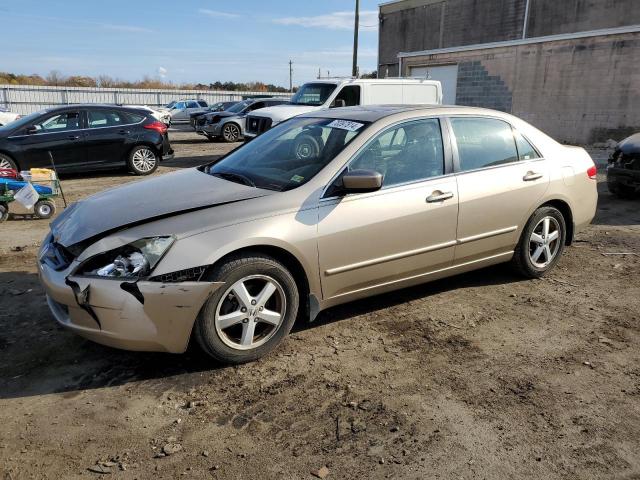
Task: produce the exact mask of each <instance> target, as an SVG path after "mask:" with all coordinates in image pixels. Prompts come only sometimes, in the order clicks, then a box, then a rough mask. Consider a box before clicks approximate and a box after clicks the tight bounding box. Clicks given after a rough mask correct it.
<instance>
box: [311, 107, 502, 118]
mask: <svg viewBox="0 0 640 480" xmlns="http://www.w3.org/2000/svg"><path fill="white" fill-rule="evenodd" d="M420 111H422V112H424V114H425V115H452V114H475V115H499V116H504V115H505V114H504V113H503V112H498V111H496V110H489V109H487V108H477V107H464V106H458V105H365V106H357V107H342V108H331V109H326V110H316V111H313V112H309V113H305V114H302V115H300V117H313V118H318V117H322V118H335V119H339V120H360V121H364V122H377V121H378V120H380V119H382V118H385V117H389V116H391V115H395V114H399V113H409V112H420Z"/></svg>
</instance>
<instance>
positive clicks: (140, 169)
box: [127, 145, 160, 175]
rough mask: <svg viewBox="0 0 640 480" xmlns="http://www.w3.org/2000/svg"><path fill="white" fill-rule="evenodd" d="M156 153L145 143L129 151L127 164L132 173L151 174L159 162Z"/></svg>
mask: <svg viewBox="0 0 640 480" xmlns="http://www.w3.org/2000/svg"><path fill="white" fill-rule="evenodd" d="M159 160H160V159H159V158H158V154H157V153H156V152H155V151H153V149H152V148H151V147H148V146H147V145H139V146H137V147H135V148H134V149H133V150H131V152H130V153H129V159H128V161H127V164H128V166H129V169H130V170H131V172H132V173H133V174H134V175H151V174H152V173H153V172H155V171H156V170H157V169H158V164H159V163H160V161H159Z"/></svg>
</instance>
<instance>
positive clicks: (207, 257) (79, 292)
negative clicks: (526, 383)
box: [38, 106, 597, 363]
mask: <svg viewBox="0 0 640 480" xmlns="http://www.w3.org/2000/svg"><path fill="white" fill-rule="evenodd" d="M161 192H164V193H167V192H170V193H171V194H170V195H169V194H159V193H161ZM596 202H597V191H596V167H595V166H594V164H593V161H592V160H591V158H590V157H589V155H588V154H587V153H586V152H585V151H584V150H583V149H582V148H577V147H567V146H564V145H561V144H559V143H558V142H556V141H554V140H553V139H551V138H549V137H548V136H547V135H545V134H544V133H542V132H540V131H539V130H537V129H536V128H534V127H532V126H531V125H529V124H527V123H525V122H524V121H522V120H520V119H518V118H516V117H513V116H511V115H508V114H505V113H501V112H496V111H491V110H485V109H478V108H466V107H431V108H427V107H406V106H368V107H353V108H341V109H333V110H325V111H317V112H312V113H308V114H305V115H301V116H298V117H295V118H292V119H290V120H287V121H285V122H283V123H281V124H279V125H277V126H276V127H274V128H273V129H271V130H269V131H267V132H266V133H264V134H263V135H261V136H260V137H258V138H257V139H255V140H254V141H252V142H250V143H247V144H245V145H244V146H241V147H240V148H238V149H236V150H234V151H233V152H231V153H230V154H229V155H227V156H226V157H224V158H222V159H220V160H218V161H217V162H214V163H212V164H209V165H204V166H202V167H199V168H194V169H188V170H181V171H179V172H176V173H170V174H167V175H162V176H159V177H156V178H153V179H150V180H146V181H144V182H139V183H132V184H127V185H123V186H121V187H119V188H115V189H111V190H108V191H105V192H102V193H99V194H97V195H94V196H92V197H89V198H87V199H86V200H83V201H81V202H79V203H76V204H74V205H73V206H71V207H70V208H69V209H67V210H66V211H65V212H64V213H63V214H62V215H60V216H59V217H58V218H57V219H56V220H55V221H54V222H53V223H52V224H51V233H50V234H49V235H48V236H47V238H46V239H45V241H44V242H43V245H42V249H41V251H40V253H39V262H38V268H39V273H40V279H41V281H42V283H43V285H44V289H45V291H46V295H47V302H48V304H49V307H50V309H51V311H52V312H53V315H54V316H55V318H56V320H57V321H58V322H59V323H60V324H61V325H63V326H65V327H67V328H68V329H70V330H72V331H74V332H76V333H78V334H79V335H82V336H84V337H86V338H89V339H91V340H94V341H96V342H99V343H103V344H105V345H111V346H114V347H120V348H126V349H132V350H153V351H166V352H183V351H184V350H185V349H186V348H187V345H188V344H189V340H190V339H191V338H192V337H193V338H194V339H195V340H197V342H198V343H199V344H200V345H201V346H202V348H203V349H204V350H205V351H206V352H208V353H209V354H210V355H211V356H213V357H214V358H216V359H218V360H220V361H223V362H229V363H240V362H246V361H250V360H254V359H256V358H259V357H261V356H263V355H265V354H266V353H268V352H269V351H271V350H272V349H273V348H275V347H276V346H277V345H278V344H279V343H280V342H281V341H282V340H283V339H284V338H285V336H286V335H287V334H288V333H289V331H290V330H291V328H292V326H293V324H294V322H295V321H296V320H299V321H305V320H313V319H314V318H315V317H316V315H317V314H318V312H320V311H322V310H324V309H327V308H329V307H332V306H334V305H338V304H341V303H345V302H349V301H351V300H355V299H358V298H363V297H369V296H371V295H375V294H378V293H382V292H388V291H391V290H395V289H399V288H403V287H407V286H410V285H415V284H419V283H423V282H428V281H430V280H435V279H438V278H443V277H449V276H452V275H456V274H459V273H462V272H467V271H470V270H474V269H477V268H482V267H486V266H488V265H494V264H497V263H502V262H510V263H511V264H512V265H513V267H514V268H515V269H516V270H517V271H518V272H520V273H521V274H522V275H524V276H526V277H529V278H536V277H541V276H543V275H545V274H546V273H547V272H549V271H550V270H551V269H552V268H553V267H554V266H555V265H556V264H557V262H558V260H559V259H560V256H561V255H562V252H563V250H564V248H565V247H566V246H567V245H570V244H571V242H572V241H573V239H574V236H575V234H576V232H578V231H580V229H582V228H583V227H585V226H586V225H588V224H589V223H590V222H591V220H592V218H593V216H594V214H595V210H596Z"/></svg>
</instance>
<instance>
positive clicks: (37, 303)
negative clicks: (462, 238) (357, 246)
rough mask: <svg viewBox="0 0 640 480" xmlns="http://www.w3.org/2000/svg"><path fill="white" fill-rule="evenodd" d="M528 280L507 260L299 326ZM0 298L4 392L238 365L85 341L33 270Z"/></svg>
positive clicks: (7, 284)
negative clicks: (63, 323)
mask: <svg viewBox="0 0 640 480" xmlns="http://www.w3.org/2000/svg"><path fill="white" fill-rule="evenodd" d="M521 280H523V279H522V278H521V277H518V276H516V275H514V274H512V273H511V272H510V271H509V270H508V269H506V268H504V267H490V268H487V269H484V270H480V271H476V272H472V273H467V274H462V275H459V276H456V277H452V278H449V279H444V280H438V281H435V282H432V283H429V284H424V285H420V286H417V287H412V288H407V289H403V290H399V291H396V292H392V293H388V294H384V295H379V296H375V297H372V298H369V299H367V300H361V301H356V302H352V303H348V304H345V305H341V306H338V307H334V308H331V309H329V310H327V311H325V312H322V313H321V314H320V315H319V317H318V318H317V319H316V321H314V322H312V323H308V322H306V323H301V324H300V325H297V326H296V327H295V328H294V332H300V331H305V330H309V329H312V328H316V327H318V326H320V325H326V324H330V323H333V322H338V321H343V320H348V319H350V318H352V317H354V316H357V315H363V314H366V313H371V312H374V311H377V310H383V309H387V308H389V307H392V306H394V305H398V304H401V303H405V302H409V301H411V300H416V299H419V298H424V297H428V296H430V295H434V294H437V293H440V292H445V291H448V290H452V289H460V288H470V287H475V286H480V285H489V284H491V285H495V284H509V283H514V282H518V281H521ZM0 298H2V302H1V308H0V398H4V399H6V398H22V397H29V396H37V395H46V394H51V393H66V392H73V391H78V390H86V389H97V388H104V387H109V386H118V385H124V384H128V383H131V382H139V381H144V380H153V379H160V378H170V377H173V381H175V383H176V385H178V386H179V385H181V384H182V383H185V382H187V378H188V377H189V375H188V374H193V373H198V372H203V371H212V370H222V369H226V368H233V367H228V366H226V365H221V364H219V363H217V362H215V361H213V360H212V359H211V358H210V357H208V356H206V355H205V354H204V353H202V352H201V351H200V349H199V348H197V346H196V345H194V344H193V343H194V342H192V344H191V345H190V346H189V348H188V350H187V352H186V353H185V354H182V355H174V354H166V353H147V352H127V351H123V350H117V349H113V348H109V347H104V346H102V345H99V344H96V343H93V342H90V341H88V340H84V339H83V338H81V337H79V336H77V335H75V334H73V333H71V332H68V331H67V330H65V329H64V328H62V327H60V326H59V325H58V324H57V323H56V322H55V320H54V319H53V317H52V315H51V313H50V312H49V310H48V307H47V305H46V302H45V300H44V292H43V290H42V288H41V287H40V284H39V282H38V278H37V275H35V274H33V273H29V272H4V273H0Z"/></svg>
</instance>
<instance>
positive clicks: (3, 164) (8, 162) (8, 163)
mask: <svg viewBox="0 0 640 480" xmlns="http://www.w3.org/2000/svg"><path fill="white" fill-rule="evenodd" d="M0 168H8V169H11V170H18V165H17V164H16V162H15V160H13V158H11V157H10V156H8V155H5V154H4V153H0Z"/></svg>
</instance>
